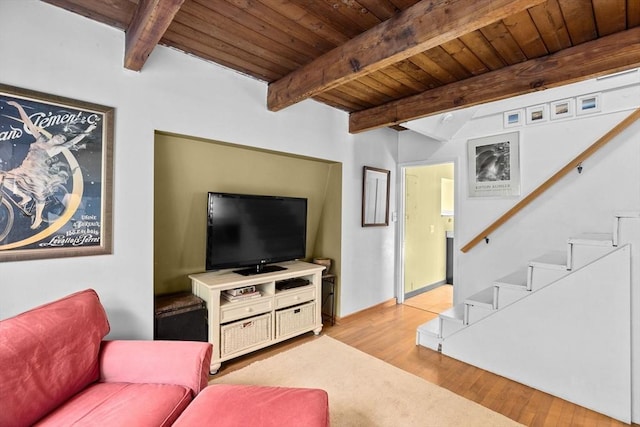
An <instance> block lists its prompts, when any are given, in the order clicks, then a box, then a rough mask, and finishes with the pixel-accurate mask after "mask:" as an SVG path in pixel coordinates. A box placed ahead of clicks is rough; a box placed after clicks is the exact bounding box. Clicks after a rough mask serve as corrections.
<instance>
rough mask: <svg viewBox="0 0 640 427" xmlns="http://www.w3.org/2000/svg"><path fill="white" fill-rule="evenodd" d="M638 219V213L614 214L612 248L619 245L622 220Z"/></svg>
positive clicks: (639, 214)
mask: <svg viewBox="0 0 640 427" xmlns="http://www.w3.org/2000/svg"><path fill="white" fill-rule="evenodd" d="M633 218H640V211H619V212H616V213H615V214H614V221H613V246H616V247H617V246H619V245H620V241H619V240H620V225H621V223H620V221H621V220H622V219H633Z"/></svg>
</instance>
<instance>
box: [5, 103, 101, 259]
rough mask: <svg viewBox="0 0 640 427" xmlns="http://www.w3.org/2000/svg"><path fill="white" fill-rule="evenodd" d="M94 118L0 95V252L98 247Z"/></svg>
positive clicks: (98, 129)
mask: <svg viewBox="0 0 640 427" xmlns="http://www.w3.org/2000/svg"><path fill="white" fill-rule="evenodd" d="M16 113H17V114H16ZM16 116H17V117H16ZM101 121H102V117H101V114H98V113H93V112H91V111H83V110H76V109H72V108H67V107H63V106H60V105H55V104H48V103H42V102H38V101H34V100H29V99H20V98H16V97H11V96H0V253H1V251H10V250H14V249H15V250H28V249H40V248H42V249H51V248H64V247H83V246H93V245H100V239H101V232H102V224H101V210H100V206H101V203H100V201H101V190H100V183H101V181H102V177H101V175H102V169H101V167H102V157H101V156H102V144H101V139H100V136H101V132H102V131H101ZM72 151H73V152H74V153H75V155H74V154H73V153H72ZM96 188H98V190H96Z"/></svg>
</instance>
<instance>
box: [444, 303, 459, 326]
mask: <svg viewBox="0 0 640 427" xmlns="http://www.w3.org/2000/svg"><path fill="white" fill-rule="evenodd" d="M440 318H441V319H444V320H449V321H452V322H455V323H460V324H464V304H456V305H454V306H453V307H451V308H449V309H447V310H445V311H443V312H442V313H440Z"/></svg>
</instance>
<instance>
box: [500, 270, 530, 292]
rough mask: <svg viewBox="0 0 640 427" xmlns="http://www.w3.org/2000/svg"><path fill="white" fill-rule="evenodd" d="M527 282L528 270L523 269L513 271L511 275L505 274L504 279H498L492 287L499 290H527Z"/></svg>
mask: <svg viewBox="0 0 640 427" xmlns="http://www.w3.org/2000/svg"><path fill="white" fill-rule="evenodd" d="M527 280H528V270H527V269H526V268H523V269H521V270H517V271H514V272H513V273H510V274H507V275H506V276H504V277H501V278H499V279H498V280H496V281H495V282H494V285H496V286H498V287H501V288H503V287H504V288H513V289H520V288H525V289H526V288H527Z"/></svg>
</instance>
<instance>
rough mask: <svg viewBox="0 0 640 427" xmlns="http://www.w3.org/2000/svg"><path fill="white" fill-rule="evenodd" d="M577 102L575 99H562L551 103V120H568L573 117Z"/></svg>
mask: <svg viewBox="0 0 640 427" xmlns="http://www.w3.org/2000/svg"><path fill="white" fill-rule="evenodd" d="M574 109H575V101H574V99H573V98H569V99H561V100H559V101H553V102H552V103H551V111H550V113H551V114H550V115H551V120H559V119H567V118H569V117H573V114H574Z"/></svg>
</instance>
